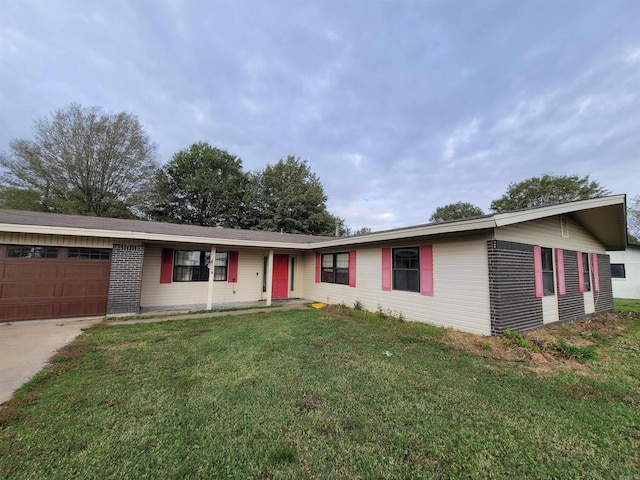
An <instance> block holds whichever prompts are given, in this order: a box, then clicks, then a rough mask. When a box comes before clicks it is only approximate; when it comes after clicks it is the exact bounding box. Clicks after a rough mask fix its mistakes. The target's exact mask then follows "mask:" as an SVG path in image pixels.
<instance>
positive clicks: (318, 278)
mask: <svg viewBox="0 0 640 480" xmlns="http://www.w3.org/2000/svg"><path fill="white" fill-rule="evenodd" d="M321 262H322V257H321V255H320V254H319V253H316V283H320V266H321V265H322V263H321Z"/></svg>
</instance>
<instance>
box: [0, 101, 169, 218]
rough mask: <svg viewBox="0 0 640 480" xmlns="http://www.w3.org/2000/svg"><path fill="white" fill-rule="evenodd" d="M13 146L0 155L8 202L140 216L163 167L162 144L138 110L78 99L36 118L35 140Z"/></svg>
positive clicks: (2, 183)
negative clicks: (158, 161)
mask: <svg viewBox="0 0 640 480" xmlns="http://www.w3.org/2000/svg"><path fill="white" fill-rule="evenodd" d="M9 146H10V149H11V152H10V153H9V154H3V155H0V165H1V166H2V167H4V169H5V170H6V171H5V173H4V174H3V175H2V176H1V177H0V186H1V187H2V188H3V190H2V202H3V205H5V206H13V207H17V208H25V209H37V210H43V211H51V212H60V213H75V214H83V215H95V216H105V217H132V216H136V215H138V214H139V213H140V212H141V211H142V210H143V208H144V206H145V204H146V201H147V199H148V198H149V194H150V192H151V189H152V184H153V177H154V175H155V171H156V169H157V164H156V159H155V158H156V150H157V148H156V145H155V144H154V143H152V142H151V141H150V139H149V136H148V135H147V133H146V131H145V130H144V128H143V127H142V125H141V124H140V122H139V121H138V119H137V118H136V117H135V116H134V115H132V114H130V113H125V112H122V113H106V112H104V111H103V110H102V109H101V108H100V107H87V108H84V107H82V106H81V105H78V104H75V103H74V104H71V105H70V106H68V107H67V108H64V109H60V110H57V111H55V112H53V113H52V114H51V116H50V117H47V118H43V119H41V120H38V121H36V122H35V126H34V138H33V140H25V139H18V140H14V141H12V142H11V143H10V144H9ZM20 198H23V199H25V200H26V201H25V202H24V203H21V202H20V201H19V199H20Z"/></svg>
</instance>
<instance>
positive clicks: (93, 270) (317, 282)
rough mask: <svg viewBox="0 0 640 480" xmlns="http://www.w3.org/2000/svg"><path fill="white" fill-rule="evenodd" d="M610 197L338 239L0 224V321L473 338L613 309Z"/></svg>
mask: <svg viewBox="0 0 640 480" xmlns="http://www.w3.org/2000/svg"><path fill="white" fill-rule="evenodd" d="M625 248H626V200H625V196H624V195H616V196H608V197H603V198H596V199H591V200H583V201H578V202H573V203H567V204H561V205H553V206H548V207H541V208H532V209H527V210H522V211H515V212H510V213H500V214H494V215H485V216H480V217H474V218H469V219H463V220H458V221H451V222H442V223H434V224H427V225H419V226H413V227H407V228H399V229H395V230H388V231H382V232H375V233H371V234H367V235H358V236H352V237H344V238H336V237H314V236H308V235H294V234H287V233H275V232H262V231H251V230H239V229H225V228H210V227H199V226H191V225H176V224H166V223H157V222H145V221H138V220H122V219H112V218H96V217H83V216H73V215H59V214H48V213H38V212H25V211H11V210H0V321H4V322H7V321H18V320H27V319H37V318H61V317H73V316H88V315H105V314H110V315H112V314H124V313H138V312H140V311H141V310H149V309H158V308H161V309H162V308H164V309H175V308H178V307H183V306H198V307H199V308H203V307H206V308H212V307H217V306H220V305H223V304H228V303H232V302H233V303H238V302H254V301H258V300H264V301H265V302H266V304H271V301H272V300H273V299H284V298H304V299H308V300H313V301H321V302H326V303H342V302H343V303H345V304H346V305H354V303H355V302H356V301H359V302H361V303H362V305H363V306H364V308H365V309H367V310H373V311H375V310H378V309H382V310H384V311H391V312H393V313H395V314H397V315H399V314H402V316H403V317H404V318H406V319H407V320H411V321H419V322H427V323H432V324H435V325H442V326H446V327H452V328H455V329H459V330H465V331H469V332H473V333H477V334H481V335H500V334H502V333H503V332H504V331H505V329H507V328H511V329H513V330H516V331H526V330H531V329H535V328H538V327H541V326H543V325H545V324H548V323H553V322H568V321H573V320H576V319H580V318H582V317H584V316H586V315H590V314H594V313H600V312H607V311H611V310H612V309H613V295H612V286H611V268H610V264H609V256H608V255H607V254H606V251H607V250H624V249H625Z"/></svg>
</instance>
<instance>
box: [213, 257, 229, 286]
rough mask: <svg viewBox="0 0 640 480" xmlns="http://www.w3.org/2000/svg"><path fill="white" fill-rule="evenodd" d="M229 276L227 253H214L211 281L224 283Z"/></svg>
mask: <svg viewBox="0 0 640 480" xmlns="http://www.w3.org/2000/svg"><path fill="white" fill-rule="evenodd" d="M228 276H229V252H218V251H216V257H215V260H214V262H213V281H214V282H226V281H227V278H228Z"/></svg>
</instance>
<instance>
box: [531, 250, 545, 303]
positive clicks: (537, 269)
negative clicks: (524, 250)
mask: <svg viewBox="0 0 640 480" xmlns="http://www.w3.org/2000/svg"><path fill="white" fill-rule="evenodd" d="M533 283H534V286H535V291H536V298H542V297H543V296H544V286H543V285H544V282H543V280H542V249H541V248H540V247H539V246H537V245H535V246H534V247H533Z"/></svg>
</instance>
